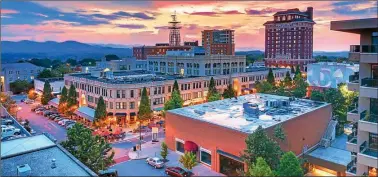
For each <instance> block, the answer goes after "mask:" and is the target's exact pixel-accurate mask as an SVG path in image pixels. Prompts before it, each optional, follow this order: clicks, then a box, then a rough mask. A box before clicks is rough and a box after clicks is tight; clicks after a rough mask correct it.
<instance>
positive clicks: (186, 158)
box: [179, 152, 198, 171]
mask: <svg viewBox="0 0 378 177" xmlns="http://www.w3.org/2000/svg"><path fill="white" fill-rule="evenodd" d="M179 161H180V163H181V164H182V166H183V167H184V168H186V169H188V170H189V171H191V170H192V169H193V168H194V167H195V166H197V165H198V162H197V156H196V155H195V154H194V153H192V152H185V153H184V154H183V155H182V156H181V157H180V159H179Z"/></svg>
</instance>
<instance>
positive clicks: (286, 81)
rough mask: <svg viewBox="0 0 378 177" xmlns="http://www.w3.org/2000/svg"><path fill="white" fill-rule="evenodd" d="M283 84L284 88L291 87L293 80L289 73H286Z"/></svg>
mask: <svg viewBox="0 0 378 177" xmlns="http://www.w3.org/2000/svg"><path fill="white" fill-rule="evenodd" d="M284 84H285V87H289V88H290V87H291V86H292V85H293V80H292V79H291V76H290V73H289V71H287V72H286V75H285V79H284Z"/></svg>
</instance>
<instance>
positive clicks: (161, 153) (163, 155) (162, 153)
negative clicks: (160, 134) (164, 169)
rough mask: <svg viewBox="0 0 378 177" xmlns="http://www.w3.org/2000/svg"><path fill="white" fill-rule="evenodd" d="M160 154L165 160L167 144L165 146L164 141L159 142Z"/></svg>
mask: <svg viewBox="0 0 378 177" xmlns="http://www.w3.org/2000/svg"><path fill="white" fill-rule="evenodd" d="M160 156H161V157H162V158H163V159H164V161H166V160H167V156H168V146H167V144H165V142H162V143H161V151H160Z"/></svg>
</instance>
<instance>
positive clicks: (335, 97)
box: [324, 84, 349, 135]
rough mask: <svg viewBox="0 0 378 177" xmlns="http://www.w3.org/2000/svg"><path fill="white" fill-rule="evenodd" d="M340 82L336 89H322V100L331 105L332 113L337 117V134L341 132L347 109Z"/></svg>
mask: <svg viewBox="0 0 378 177" xmlns="http://www.w3.org/2000/svg"><path fill="white" fill-rule="evenodd" d="M342 90H345V88H343V85H342V84H339V85H338V88H337V89H333V88H330V89H327V90H325V91H324V101H325V102H327V103H330V104H331V105H332V114H333V116H334V117H335V118H336V119H337V121H338V124H337V131H336V132H337V135H340V134H342V133H343V127H344V125H345V124H346V122H347V119H346V117H347V110H348V106H349V104H348V99H347V96H346V95H345V94H343V91H342Z"/></svg>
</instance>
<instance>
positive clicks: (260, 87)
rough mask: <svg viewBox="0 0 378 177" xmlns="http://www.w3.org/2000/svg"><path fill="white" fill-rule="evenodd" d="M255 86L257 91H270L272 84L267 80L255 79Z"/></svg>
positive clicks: (271, 90)
mask: <svg viewBox="0 0 378 177" xmlns="http://www.w3.org/2000/svg"><path fill="white" fill-rule="evenodd" d="M255 85H256V86H255V88H256V90H257V92H258V93H271V92H273V85H272V84H270V83H269V82H267V81H262V82H259V81H256V84H255Z"/></svg>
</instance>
